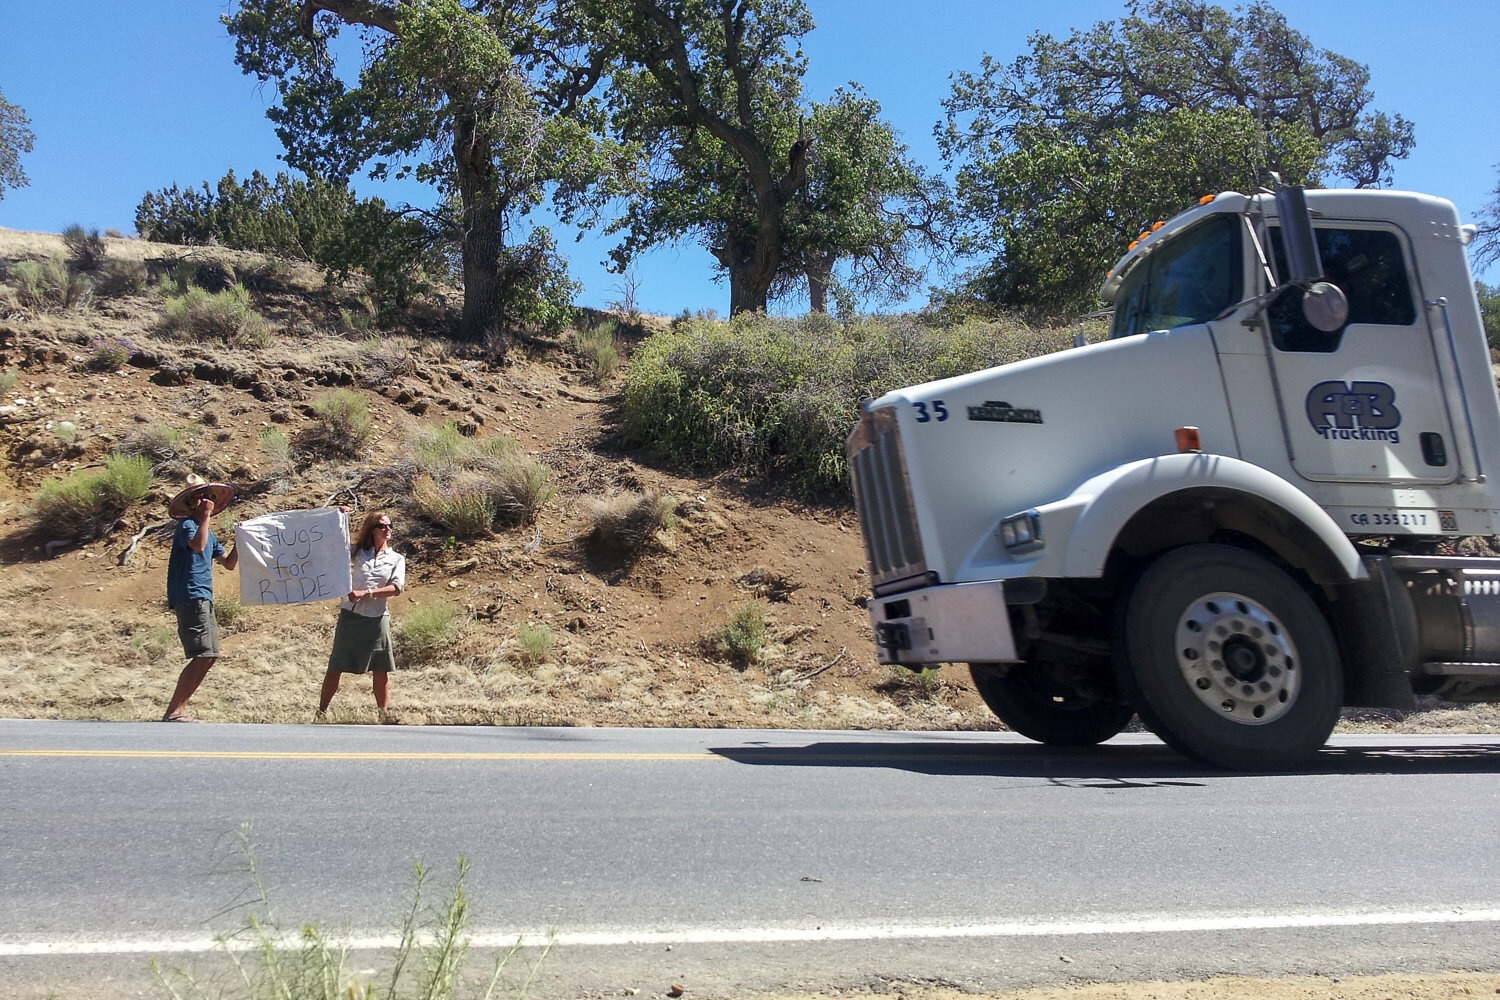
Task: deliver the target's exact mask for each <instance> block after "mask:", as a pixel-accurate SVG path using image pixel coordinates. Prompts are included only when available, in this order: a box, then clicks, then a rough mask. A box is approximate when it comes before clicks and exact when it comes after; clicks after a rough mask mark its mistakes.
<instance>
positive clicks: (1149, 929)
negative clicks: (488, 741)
mask: <svg viewBox="0 0 1500 1000" xmlns="http://www.w3.org/2000/svg"><path fill="white" fill-rule="evenodd" d="M1477 923H1500V907H1486V908H1482V909H1470V908H1454V909H1451V910H1412V911H1383V912H1373V913H1372V912H1365V913H1300V914H1299V913H1289V914H1264V915H1247V916H1222V915H1221V916H1199V917H1179V916H1150V915H1141V916H1121V917H1114V918H1109V919H1099V920H1082V921H1014V922H1006V923H994V924H955V925H942V924H931V925H905V926H902V925H896V926H881V925H868V926H861V925H852V926H845V927H835V926H825V927H816V928H807V927H743V928H711V927H705V928H682V929H680V930H661V931H636V930H592V931H589V930H577V931H557V932H554V933H548V932H545V931H505V930H481V931H476V932H474V933H473V934H471V935H469V943H470V946H471V947H474V948H509V947H512V946H514V945H518V944H519V945H520V946H521V947H525V948H537V947H543V946H545V945H547V944H549V943H550V944H551V945H552V946H553V947H571V948H597V947H618V946H621V945H663V944H670V945H680V944H766V943H780V942H801V943H806V942H818V941H890V940H923V939H937V938H1028V937H1084V936H1088V935H1100V934H1184V933H1205V932H1207V933H1213V932H1222V931H1247V930H1286V929H1293V928H1318V927H1376V926H1396V925H1420V924H1477ZM329 940H330V943H331V944H333V945H334V946H335V947H337V946H338V945H340V944H342V945H344V946H346V947H347V948H348V949H349V950H350V951H374V950H381V949H389V948H394V947H396V945H397V944H399V938H398V937H397V936H396V935H394V934H365V933H358V932H351V933H349V934H348V935H347V936H345V937H343V938H340V937H338V936H337V935H334V934H330V936H329ZM299 941H301V935H300V934H288V935H286V936H285V938H284V942H285V944H286V945H287V946H288V947H295V946H296V945H297V943H298V942H299ZM259 946H260V945H259V943H258V942H255V941H250V940H247V939H241V938H235V937H220V938H214V937H201V936H200V937H191V938H190V937H156V938H105V939H92V940H91V939H86V938H81V937H71V938H69V937H53V938H32V939H19V938H13V937H11V938H6V937H0V958H17V957H33V956H45V955H126V954H148V953H149V954H163V955H183V954H199V953H202V952H210V951H222V950H230V951H249V950H252V949H255V948H258V947H259Z"/></svg>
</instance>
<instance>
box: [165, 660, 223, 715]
mask: <svg viewBox="0 0 1500 1000" xmlns="http://www.w3.org/2000/svg"><path fill="white" fill-rule="evenodd" d="M217 659H218V657H216V656H198V657H194V658H193V659H191V660H189V661H188V664H187V666H185V667H183V668H182V673H181V674H179V675H178V677H177V688H176V690H174V691H173V692H172V700H171V701H169V702H168V703H167V710H166V712H164V713H162V718H164V719H167V718H171V717H172V716H174V715H176V714H178V713H179V712H181V711H182V709H183V706H185V705H186V704H187V702H188V699H189V698H191V697H192V696H193V692H194V691H196V690H198V685H199V684H202V683H203V678H205V677H207V676H208V671H209V668H210V667H212V666H213V665H214V662H215V661H216V660H217Z"/></svg>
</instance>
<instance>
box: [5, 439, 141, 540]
mask: <svg viewBox="0 0 1500 1000" xmlns="http://www.w3.org/2000/svg"><path fill="white" fill-rule="evenodd" d="M150 489H151V465H150V463H149V462H148V461H147V460H146V459H145V458H144V457H142V456H140V455H110V456H109V457H108V458H107V459H106V460H105V464H104V468H103V469H86V470H85V469H80V470H79V471H77V472H74V473H72V474H71V475H69V476H67V477H66V478H63V479H52V480H48V481H47V482H45V483H43V484H42V485H41V487H40V488H39V489H38V490H37V492H36V494H35V496H34V497H33V499H32V506H31V517H32V523H33V525H34V526H35V528H36V529H37V531H39V532H40V533H42V534H45V535H49V536H53V537H57V538H92V537H95V536H96V535H98V534H100V533H101V532H103V531H106V530H108V528H109V527H110V526H111V525H112V524H113V523H114V521H115V520H116V519H117V518H118V517H119V516H120V515H121V514H123V513H124V512H125V509H126V508H127V507H129V506H130V505H131V504H132V503H135V502H136V501H137V500H140V499H141V498H142V497H144V496H145V495H146V493H147V491H148V490H150Z"/></svg>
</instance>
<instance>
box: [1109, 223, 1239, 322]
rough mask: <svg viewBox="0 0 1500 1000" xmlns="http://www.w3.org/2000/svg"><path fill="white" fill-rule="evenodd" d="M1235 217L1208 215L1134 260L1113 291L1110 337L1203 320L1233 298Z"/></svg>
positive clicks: (1235, 295)
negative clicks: (1142, 257)
mask: <svg viewBox="0 0 1500 1000" xmlns="http://www.w3.org/2000/svg"><path fill="white" fill-rule="evenodd" d="M1238 218H1239V217H1238V216H1235V215H1228V214H1224V213H1220V214H1216V215H1210V216H1209V217H1208V218H1206V219H1204V220H1203V221H1202V222H1199V223H1197V224H1196V225H1194V226H1191V227H1190V228H1188V229H1186V230H1184V231H1183V232H1181V233H1179V234H1177V235H1176V236H1173V237H1172V238H1171V239H1170V240H1169V241H1168V242H1166V243H1165V244H1163V245H1162V246H1160V247H1158V248H1157V249H1156V250H1155V251H1154V252H1153V253H1152V254H1151V255H1150V256H1148V257H1147V258H1146V259H1145V260H1144V261H1142V262H1141V263H1140V264H1138V265H1136V268H1135V270H1134V271H1133V272H1132V273H1131V274H1130V276H1129V277H1127V278H1126V279H1125V281H1124V283H1123V284H1122V285H1121V287H1120V291H1119V294H1117V295H1116V296H1115V319H1114V324H1113V325H1112V326H1111V327H1110V331H1109V337H1110V339H1111V340H1114V339H1115V338H1117V337H1129V336H1131V335H1133V334H1137V333H1149V332H1151V331H1152V330H1171V329H1173V328H1174V327H1179V326H1191V325H1192V324H1194V323H1205V322H1207V321H1208V320H1210V319H1213V318H1214V317H1215V316H1217V315H1218V314H1219V313H1221V312H1223V311H1224V310H1225V309H1227V308H1229V307H1230V306H1232V305H1234V304H1235V303H1236V302H1238V301H1239V300H1240V297H1241V296H1240V282H1241V278H1242V268H1241V264H1240V254H1241V252H1242V244H1241V242H1240V230H1239V226H1238V224H1237V222H1238Z"/></svg>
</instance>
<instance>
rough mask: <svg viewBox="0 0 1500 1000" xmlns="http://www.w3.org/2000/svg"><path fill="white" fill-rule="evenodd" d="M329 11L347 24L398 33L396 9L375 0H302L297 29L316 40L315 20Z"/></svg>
mask: <svg viewBox="0 0 1500 1000" xmlns="http://www.w3.org/2000/svg"><path fill="white" fill-rule="evenodd" d="M322 13H328V14H332V15H333V16H334V17H337V18H338V19H339V20H340V21H343V22H344V23H345V24H363V25H365V26H366V27H370V28H379V29H381V30H382V31H388V32H390V33H391V34H393V35H394V34H398V32H397V30H396V29H397V26H398V20H397V17H396V9H395V8H394V7H388V6H386V5H385V4H382V3H376V2H374V0H302V7H301V9H300V10H298V11H297V30H299V31H301V32H302V37H304V38H306V39H307V40H308V41H316V40H317V35H316V33H315V32H314V31H313V21H314V19H316V18H317V16H318V15H319V14H322Z"/></svg>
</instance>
